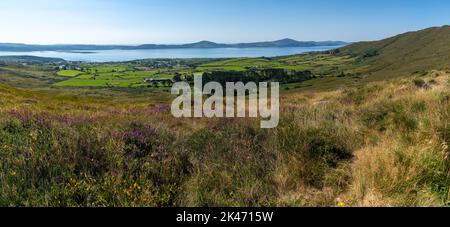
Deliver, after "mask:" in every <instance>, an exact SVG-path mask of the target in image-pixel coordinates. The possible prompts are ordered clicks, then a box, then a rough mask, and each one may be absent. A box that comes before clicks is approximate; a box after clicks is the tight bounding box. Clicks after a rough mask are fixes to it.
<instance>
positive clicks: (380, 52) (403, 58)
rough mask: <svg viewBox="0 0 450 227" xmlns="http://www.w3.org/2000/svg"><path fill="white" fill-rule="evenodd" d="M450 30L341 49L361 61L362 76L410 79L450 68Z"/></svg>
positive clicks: (414, 34) (396, 37)
mask: <svg viewBox="0 0 450 227" xmlns="http://www.w3.org/2000/svg"><path fill="white" fill-rule="evenodd" d="M449 43H450V26H443V27H433V28H428V29H424V30H421V31H417V32H408V33H405V34H401V35H397V36H394V37H392V38H388V39H384V40H381V41H375V42H360V43H355V44H352V45H349V46H347V47H343V48H341V49H340V52H341V54H343V55H348V54H350V55H353V56H357V57H359V58H358V65H360V66H363V67H360V68H359V71H360V72H362V73H371V74H375V75H378V76H383V75H384V76H386V77H390V76H392V75H398V76H401V75H411V74H414V73H421V72H422V71H429V70H432V69H438V70H448V69H449V68H450V45H449Z"/></svg>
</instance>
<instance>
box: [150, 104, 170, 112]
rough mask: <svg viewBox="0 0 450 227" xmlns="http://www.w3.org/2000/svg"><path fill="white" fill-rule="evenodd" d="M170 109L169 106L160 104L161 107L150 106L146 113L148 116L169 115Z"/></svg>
mask: <svg viewBox="0 0 450 227" xmlns="http://www.w3.org/2000/svg"><path fill="white" fill-rule="evenodd" d="M170 109H171V107H170V105H167V104H161V105H156V106H151V107H150V108H149V109H148V110H147V113H149V114H161V113H170Z"/></svg>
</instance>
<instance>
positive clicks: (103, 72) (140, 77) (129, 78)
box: [54, 64, 173, 87]
mask: <svg viewBox="0 0 450 227" xmlns="http://www.w3.org/2000/svg"><path fill="white" fill-rule="evenodd" d="M83 66H84V68H83V69H82V70H83V72H80V71H76V70H62V71H59V72H58V73H57V74H58V75H60V76H65V77H71V78H70V79H67V80H64V81H61V82H57V83H55V84H54V85H55V86H60V87H66V86H67V87H142V86H147V85H149V84H147V83H145V82H144V79H146V78H164V79H171V78H172V77H173V75H171V74H169V73H170V72H168V71H167V70H146V71H141V70H136V69H134V68H133V67H131V66H128V65H121V64H119V65H117V66H114V65H101V66H93V65H88V64H84V65H83Z"/></svg>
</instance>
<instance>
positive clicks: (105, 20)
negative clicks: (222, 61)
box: [0, 0, 450, 44]
mask: <svg viewBox="0 0 450 227" xmlns="http://www.w3.org/2000/svg"><path fill="white" fill-rule="evenodd" d="M445 24H450V1H448V0H432V1H430V0H373V1H372V0H314V1H313V0H126V1H125V0H95V1H94V0H1V1H0V29H1V31H0V42H15V43H36V44H54V43H80V44H87V43H89V44H139V43H188V42H195V41H200V40H211V41H215V42H224V43H235V42H252V41H264V40H276V39H281V38H293V39H297V40H314V41H319V40H343V41H360V40H375V39H381V38H384V37H388V36H391V35H395V34H398V33H403V32H406V31H411V30H418V29H422V28H426V27H431V26H440V25H445Z"/></svg>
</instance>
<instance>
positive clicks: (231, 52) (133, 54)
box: [0, 46, 340, 62]
mask: <svg viewBox="0 0 450 227" xmlns="http://www.w3.org/2000/svg"><path fill="white" fill-rule="evenodd" d="M339 47H340V46H327V47H279V48H276V47H275V48H272V47H264V48H211V49H161V50H100V51H97V50H95V51H83V52H84V53H82V52H78V53H77V52H58V51H32V52H4V51H0V56H11V55H31V56H38V57H53V58H62V59H65V60H67V61H86V62H113V61H131V60H139V59H147V58H233V57H275V56H285V55H294V54H302V53H306V52H311V51H324V50H331V49H335V48H339ZM86 52H89V53H86Z"/></svg>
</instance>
